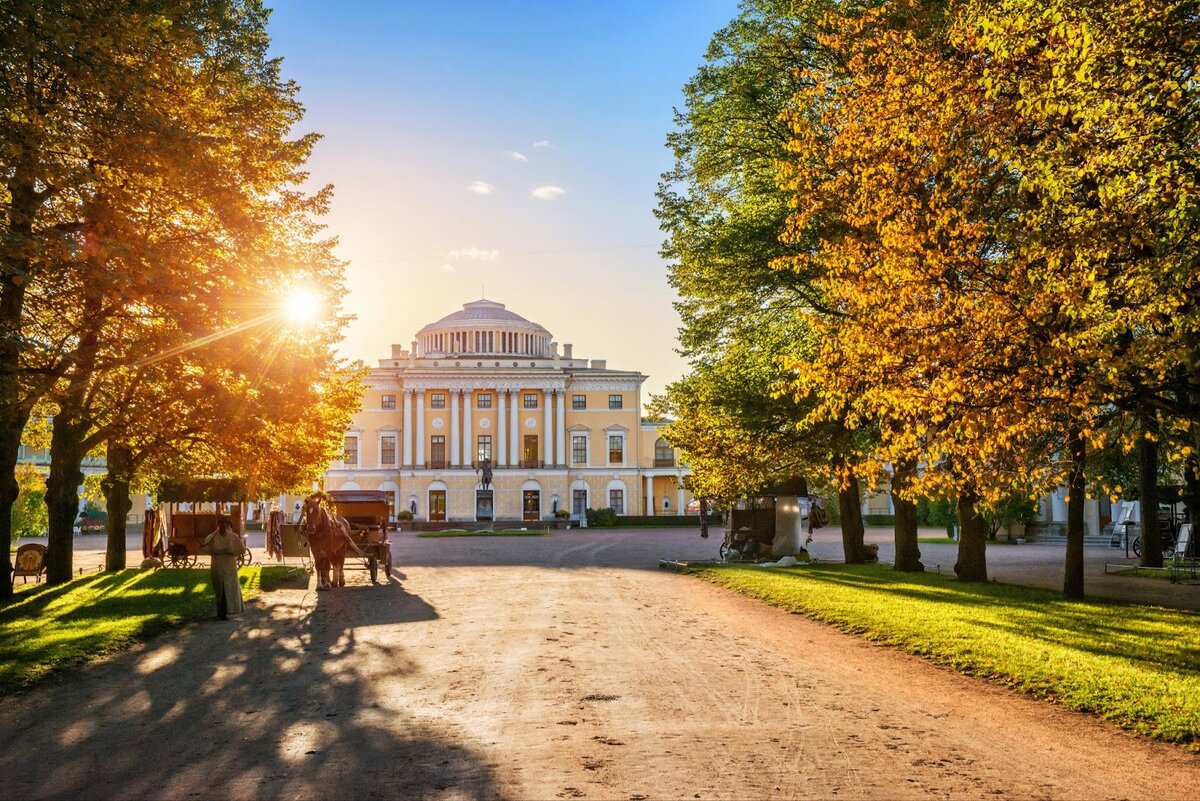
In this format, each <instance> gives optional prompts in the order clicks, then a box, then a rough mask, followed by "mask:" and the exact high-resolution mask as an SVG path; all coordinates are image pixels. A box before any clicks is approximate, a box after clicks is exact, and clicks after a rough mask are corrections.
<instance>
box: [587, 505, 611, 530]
mask: <svg viewBox="0 0 1200 801" xmlns="http://www.w3.org/2000/svg"><path fill="white" fill-rule="evenodd" d="M587 524H588V528H612V527H613V526H615V525H616V524H617V513H616V511H615V510H614V509H613V508H612V507H610V506H606V507H604V508H603V509H588V510H587Z"/></svg>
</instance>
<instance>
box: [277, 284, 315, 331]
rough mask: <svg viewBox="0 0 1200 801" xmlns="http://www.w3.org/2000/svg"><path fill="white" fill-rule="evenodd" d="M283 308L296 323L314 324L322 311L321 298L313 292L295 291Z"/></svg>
mask: <svg viewBox="0 0 1200 801" xmlns="http://www.w3.org/2000/svg"><path fill="white" fill-rule="evenodd" d="M283 307H284V311H286V312H287V316H288V317H289V318H290V319H291V320H293V321H294V322H297V323H307V322H312V321H313V320H315V319H316V318H317V314H318V313H319V312H320V310H321V298H320V297H319V296H318V295H317V294H316V293H315V292H312V291H311V290H308V289H295V290H293V291H292V292H290V293H289V294H288V296H287V298H286V299H285V300H284V304H283Z"/></svg>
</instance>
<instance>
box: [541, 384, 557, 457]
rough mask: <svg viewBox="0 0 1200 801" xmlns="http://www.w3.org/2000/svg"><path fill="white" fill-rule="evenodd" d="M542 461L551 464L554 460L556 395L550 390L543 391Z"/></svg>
mask: <svg viewBox="0 0 1200 801" xmlns="http://www.w3.org/2000/svg"><path fill="white" fill-rule="evenodd" d="M542 406H544V407H545V408H543V409H542V422H543V425H542V453H541V456H542V461H543V462H545V463H547V464H550V463H552V462H553V461H554V396H553V395H552V394H551V393H550V390H546V391H544V392H543V393H542Z"/></svg>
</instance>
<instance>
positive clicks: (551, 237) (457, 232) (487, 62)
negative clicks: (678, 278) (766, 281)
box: [270, 0, 737, 392]
mask: <svg viewBox="0 0 1200 801" xmlns="http://www.w3.org/2000/svg"><path fill="white" fill-rule="evenodd" d="M736 12H737V6H736V2H734V0H720V1H719V2H718V1H717V0H693V1H692V2H676V1H675V0H671V1H670V2H666V1H664V2H652V1H651V0H647V2H608V3H600V2H570V1H569V0H561V1H560V2H522V3H482V2H427V3H419V4H418V3H409V2H358V1H355V2H344V3H333V2H328V0H326V1H325V2H316V0H311V1H310V0H303V1H295V0H280V2H279V3H278V4H277V5H276V7H275V11H274V13H273V15H272V17H271V26H270V31H271V36H272V47H273V51H274V52H275V53H276V54H278V55H280V56H282V57H283V58H284V74H285V75H286V76H287V77H289V78H291V79H293V80H295V81H297V82H298V83H299V84H300V86H301V94H300V97H301V100H302V101H303V103H304V105H305V106H306V107H307V109H308V114H307V117H306V121H305V126H304V128H305V129H306V130H312V131H317V132H320V133H321V134H323V135H324V137H325V138H324V140H323V141H322V142H321V143H320V144H319V145H318V146H317V149H316V152H315V154H314V157H313V159H312V162H311V171H312V179H313V182H314V183H315V184H324V183H332V184H334V186H335V199H334V208H333V212H332V213H331V215H330V216H329V218H328V223H329V226H330V231H331V233H333V234H335V235H336V236H338V237H339V239H340V246H339V249H338V253H339V255H340V256H342V257H343V258H345V259H348V260H349V261H350V262H351V264H350V268H349V271H348V279H349V280H348V284H349V289H350V296H349V298H348V300H347V307H348V309H349V310H350V311H351V312H353V313H354V314H356V315H357V317H358V319H357V320H356V322H355V323H353V324H352V325H351V326H350V328H349V329H348V331H347V338H346V342H345V344H344V346H343V354H344V355H345V356H347V357H350V358H361V359H364V360H366V361H367V362H368V363H374V360H375V359H378V358H382V357H385V356H387V355H388V353H389V351H390V345H391V343H393V342H398V343H402V344H405V345H406V346H407V344H408V343H409V341H410V340H411V339H412V336H413V334H415V333H416V331H417V329H418V328H420V327H421V326H422V325H424V324H425V323H427V322H431V321H432V320H434V319H437V318H439V317H441V316H443V315H445V314H448V313H450V312H451V311H454V310H455V309H457V308H459V307H460V306H461V304H462V303H465V302H468V301H470V300H475V299H477V298H479V297H480V294H481V291H482V292H483V293H484V294H486V296H487V297H489V298H490V299H492V300H496V301H500V302H501V303H504V304H506V305H507V306H508V307H509V308H510V309H512V310H513V311H515V312H517V313H518V314H521V315H524V316H525V317H527V318H529V319H532V320H534V321H536V322H539V323H541V324H542V325H545V326H546V327H547V328H549V329H550V331H551V332H552V333H553V334H554V336H555V337H556V339H557V340H558V341H559V342H570V343H572V344H574V346H575V354H576V355H577V356H582V357H585V358H607V359H608V362H609V366H610V367H616V368H621V369H638V370H641V371H642V372H644V373H647V374H649V375H650V380H649V381H648V382H647V384H646V388H647V389H648V390H650V391H651V392H657V391H660V390H661V389H662V387H663V386H664V385H665V384H666V383H667V382H668V381H671V380H673V379H674V378H677V377H678V376H679V375H680V374H681V373H682V372H683V370H684V363H683V361H682V360H681V359H680V358H679V357H678V356H677V355H676V354H675V353H674V350H673V349H674V347H675V345H676V341H675V332H676V328H677V326H678V318H677V317H676V315H675V312H674V310H673V309H672V308H671V301H672V300H673V294H672V292H671V290H670V288H669V287H668V286H667V282H666V267H665V264H664V263H663V262H662V260H661V259H660V258H659V257H658V247H659V244H660V243H661V240H662V234H661V232H659V230H658V225H657V222H656V220H655V219H654V217H653V214H652V211H653V208H654V191H655V188H656V186H657V183H658V177H659V175H660V173H662V172H663V171H664V170H665V169H667V168H668V167H669V166H670V164H671V155H670V153H669V151H668V150H667V149H666V147H665V146H664V141H665V137H666V134H667V132H668V131H669V130H670V129H671V127H672V107H673V106H677V105H679V104H680V102H681V98H682V93H681V88H682V86H683V84H684V82H685V81H687V80H688V78H690V77H691V76H692V75H693V74H694V73H695V71H696V68H697V67H698V66H699V65H700V63H701V60H702V57H703V54H704V50H705V48H706V47H707V45H708V42H709V40H710V39H711V37H712V34H713V33H714V32H715V31H716V30H717V29H719V28H721V27H722V26H724V25H725V24H726V23H727V22H728V21H729V20H730V19H731V18H732V17H733V16H734V15H735V14H736ZM485 185H486V186H485ZM471 187H474V188H475V191H472V190H471ZM535 190H539V191H537V192H536V195H535ZM560 190H561V191H560Z"/></svg>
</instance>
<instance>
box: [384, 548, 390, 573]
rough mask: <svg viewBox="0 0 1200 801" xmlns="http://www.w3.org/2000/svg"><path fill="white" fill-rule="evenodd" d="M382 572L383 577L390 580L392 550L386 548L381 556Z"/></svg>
mask: <svg viewBox="0 0 1200 801" xmlns="http://www.w3.org/2000/svg"><path fill="white" fill-rule="evenodd" d="M383 560H384V561H383V571H384V573H383V574H384V577H385V578H390V577H391V575H392V549H391V548H388V549H387V550H386V551H385V552H384V554H383Z"/></svg>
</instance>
